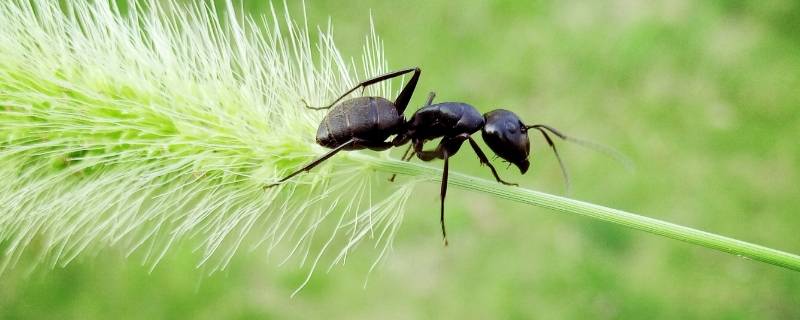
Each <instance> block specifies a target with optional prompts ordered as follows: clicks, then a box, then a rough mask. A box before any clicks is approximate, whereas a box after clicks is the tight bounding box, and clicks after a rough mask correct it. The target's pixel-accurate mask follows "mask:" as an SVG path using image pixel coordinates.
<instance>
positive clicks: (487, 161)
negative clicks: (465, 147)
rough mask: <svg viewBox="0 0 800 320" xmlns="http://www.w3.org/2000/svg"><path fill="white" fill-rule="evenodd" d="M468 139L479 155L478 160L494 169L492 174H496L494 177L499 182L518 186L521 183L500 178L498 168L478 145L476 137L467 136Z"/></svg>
mask: <svg viewBox="0 0 800 320" xmlns="http://www.w3.org/2000/svg"><path fill="white" fill-rule="evenodd" d="M467 139H469V145H470V146H472V150H474V151H475V154H477V155H478V160H480V161H481V165H484V164H485V165H486V166H487V167H489V169H490V170H492V175H494V178H495V179H496V180H497V182H500V183H502V184H504V185H507V186H518V185H519V184H516V183H512V182H506V181H503V179H500V176H499V175H498V174H497V170H496V169H495V168H494V166H493V165H492V164H491V163H490V162H489V159H488V158H486V154H485V153H483V150H481V147H480V146H478V143H477V142H475V139H472V137H470V136H467Z"/></svg>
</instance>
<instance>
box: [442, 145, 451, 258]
mask: <svg viewBox="0 0 800 320" xmlns="http://www.w3.org/2000/svg"><path fill="white" fill-rule="evenodd" d="M449 158H450V157H449V155H448V154H447V151H446V150H445V151H444V169H443V170H442V187H441V191H440V193H439V195H440V196H441V199H440V205H439V223H440V224H441V225H442V238H444V245H445V246H447V230H446V229H445V227H444V199H445V197H446V196H447V171H448V169H449V166H448V163H449V161H448V159H449Z"/></svg>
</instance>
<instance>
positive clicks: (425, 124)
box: [266, 67, 580, 245]
mask: <svg viewBox="0 0 800 320" xmlns="http://www.w3.org/2000/svg"><path fill="white" fill-rule="evenodd" d="M411 72H413V74H412V76H411V78H410V79H409V81H408V82H407V83H406V85H405V86H404V87H403V89H402V90H401V91H400V94H399V95H398V96H397V98H395V100H394V102H392V101H389V100H387V99H385V98H382V97H358V98H353V99H348V100H345V101H343V102H342V103H339V104H338V105H337V103H338V102H339V101H341V100H342V99H344V98H345V97H346V96H347V95H349V94H351V93H352V92H353V91H356V90H357V89H359V88H361V89H362V90H363V89H365V88H366V87H367V86H370V85H373V84H375V83H379V82H381V81H386V80H389V79H392V78H396V77H399V76H402V75H405V74H408V73H411ZM421 72H422V71H421V70H420V68H418V67H415V68H408V69H403V70H398V71H393V72H389V73H386V74H383V75H379V76H377V77H374V78H371V79H368V80H365V81H363V82H361V83H359V84H358V85H356V86H355V87H353V88H352V89H350V90H348V91H347V92H345V93H344V94H342V95H341V96H340V97H339V98H337V99H336V100H334V101H333V102H332V103H331V104H330V105H328V106H325V107H318V108H315V107H311V106H309V105H308V104H306V108H309V109H313V110H324V109H331V108H333V109H332V110H331V111H330V112H328V114H327V115H326V116H325V118H323V119H322V122H321V123H320V125H319V128H318V130H317V136H316V140H317V143H318V144H319V145H321V146H323V147H327V148H330V149H331V150H330V151H328V152H327V153H325V154H324V155H322V156H320V157H319V158H317V159H315V160H313V161H311V162H310V163H308V164H306V165H305V166H304V167H302V168H300V169H299V170H297V171H295V172H293V173H291V174H289V175H288V176H286V177H284V178H283V179H281V180H279V181H278V182H276V183H273V184H271V185H268V186H266V188H271V187H274V186H276V185H279V184H281V183H283V182H284V181H286V180H289V179H291V178H292V177H294V176H296V175H298V174H300V173H302V172H304V171H309V170H311V169H313V168H314V167H316V166H317V165H319V164H320V163H322V162H324V161H325V160H328V159H329V158H330V157H332V156H334V155H335V154H336V153H338V152H339V151H342V150H361V149H370V150H375V151H383V150H387V149H389V148H392V147H398V146H402V145H404V144H406V143H408V142H409V141H411V145H410V146H409V148H408V149H407V150H406V152H405V153H404V154H403V157H402V158H401V159H402V160H404V161H410V160H411V158H413V156H414V155H416V156H417V158H419V159H420V160H422V161H431V160H433V159H443V160H444V169H443V172H442V184H441V189H440V196H441V199H440V212H439V214H440V215H439V217H440V223H441V226H442V237H443V238H444V243H445V245H447V231H446V230H445V224H444V200H445V196H446V195H447V173H448V167H449V166H448V164H449V158H450V157H452V156H453V155H455V154H456V153H457V152H458V150H459V149H460V148H461V145H462V144H463V143H464V141H469V145H470V146H471V147H472V150H473V151H474V152H475V154H476V155H477V156H478V160H480V162H481V165H486V166H487V167H489V169H490V170H491V171H492V175H494V178H495V179H496V180H497V181H498V182H500V183H502V184H504V185H511V186H516V185H517V184H516V183H510V182H506V181H504V180H503V179H501V178H500V176H499V175H498V174H497V170H496V169H495V168H494V166H493V165H492V164H491V163H490V162H489V159H488V158H487V157H486V154H485V153H484V152H483V150H481V148H480V146H478V143H477V142H475V140H474V139H473V138H472V134H474V133H475V132H477V131H478V130H480V131H481V136H482V137H483V140H484V142H485V143H486V145H488V146H489V148H490V149H491V150H492V151H493V152H494V153H495V154H496V155H497V156H498V157H500V158H502V159H504V160H505V161H508V162H509V163H510V164H514V165H515V166H517V168H518V169H519V171H520V173H522V174H524V173H525V172H526V171H528V167H529V166H530V162H529V160H528V156H529V154H530V140H529V138H528V131H529V130H530V129H535V130H538V131H539V132H540V133H541V134H542V135H543V136H544V138H545V140H546V141H547V144H548V145H549V146H550V148H551V149H552V150H553V153H554V154H555V156H556V158H557V159H558V163H559V166H560V167H561V172H562V174H563V176H564V179H565V180H566V181H567V186H569V176H568V175H567V171H566V169H565V167H564V163H563V162H562V161H561V157H560V156H559V154H558V151H557V150H556V146H555V144H554V143H553V139H551V138H550V136H549V134H548V132H549V133H551V134H553V135H555V136H557V137H559V138H561V139H564V140H569V141H576V142H580V141H579V140H576V139H572V138H570V137H567V136H566V135H564V134H562V133H561V132H559V131H558V130H556V129H554V128H552V127H550V126H547V125H542V124H535V125H526V124H524V123H523V122H522V120H520V118H519V117H518V116H517V115H516V114H514V113H513V112H511V111H508V110H503V109H497V110H493V111H490V112H487V113H486V114H483V115H481V114H480V112H478V110H476V109H475V108H474V107H473V106H471V105H469V104H466V103H462V102H441V103H435V104H434V103H433V99H434V97H435V96H436V95H435V93H433V92H431V93H430V94H429V96H428V100H427V102H426V103H425V106H423V107H422V108H420V109H419V110H417V111H416V112H414V114H413V115H412V116H411V118H410V119H409V120H406V119H405V118H404V116H403V112H404V111H405V109H406V107H407V106H408V103H409V101H410V100H411V96H412V95H413V93H414V90H415V88H416V86H417V81H418V80H419V76H420V74H421ZM392 135H394V138H392V139H391V140H387V139H388V138H389V137H390V136H392ZM438 138H441V141H440V142H439V144H438V146H437V147H436V148H435V149H433V150H423V145H424V143H425V142H426V141H429V140H434V139H438ZM412 150H413V151H414V152H413V153H411V151H412ZM393 180H394V176H392V178H391V179H390V181H393Z"/></svg>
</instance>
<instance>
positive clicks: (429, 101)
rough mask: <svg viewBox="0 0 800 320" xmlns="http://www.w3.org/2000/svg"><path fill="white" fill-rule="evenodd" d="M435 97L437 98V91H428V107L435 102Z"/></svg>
mask: <svg viewBox="0 0 800 320" xmlns="http://www.w3.org/2000/svg"><path fill="white" fill-rule="evenodd" d="M433 98H436V92H433V91H431V92H430V93H428V101H427V102H425V106H426V107H427V106H429V105H431V104H432V103H433Z"/></svg>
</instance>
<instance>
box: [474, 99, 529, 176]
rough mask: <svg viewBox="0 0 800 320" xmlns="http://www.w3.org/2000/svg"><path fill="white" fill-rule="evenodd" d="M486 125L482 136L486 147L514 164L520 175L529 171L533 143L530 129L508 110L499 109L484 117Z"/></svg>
mask: <svg viewBox="0 0 800 320" xmlns="http://www.w3.org/2000/svg"><path fill="white" fill-rule="evenodd" d="M483 118H484V120H486V124H485V125H484V126H483V129H482V130H481V136H482V137H483V141H484V142H486V145H488V146H489V148H490V149H492V151H494V153H495V154H496V155H497V156H498V157H500V158H503V159H504V160H506V161H508V162H510V163H513V164H514V165H516V166H517V168H519V172H520V173H523V174H524V173H525V172H526V171H528V167H529V166H530V162H529V161H528V154H530V150H531V143H530V139H529V138H528V129H527V128H526V127H525V125H524V124H523V123H522V121H521V120H520V119H519V117H518V116H517V115H516V114H515V113H513V112H511V111H508V110H503V109H497V110H493V111H489V112H487V113H486V114H484V115H483Z"/></svg>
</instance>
